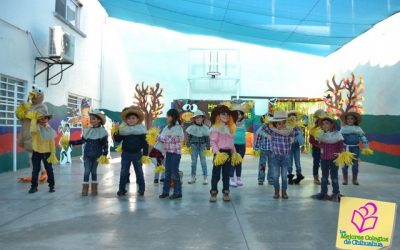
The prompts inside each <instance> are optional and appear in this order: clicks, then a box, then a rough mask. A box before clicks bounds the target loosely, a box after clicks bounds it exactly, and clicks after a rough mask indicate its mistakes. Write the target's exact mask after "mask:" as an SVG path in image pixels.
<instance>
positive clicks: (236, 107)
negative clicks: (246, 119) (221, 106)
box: [231, 103, 244, 114]
mask: <svg viewBox="0 0 400 250" xmlns="http://www.w3.org/2000/svg"><path fill="white" fill-rule="evenodd" d="M231 110H232V111H239V112H242V113H243V114H244V109H243V106H242V105H241V104H240V103H234V104H233V105H232V108H231Z"/></svg>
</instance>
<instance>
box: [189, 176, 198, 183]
mask: <svg viewBox="0 0 400 250" xmlns="http://www.w3.org/2000/svg"><path fill="white" fill-rule="evenodd" d="M194 183H196V176H194V175H192V177H191V178H190V180H189V181H188V184H194Z"/></svg>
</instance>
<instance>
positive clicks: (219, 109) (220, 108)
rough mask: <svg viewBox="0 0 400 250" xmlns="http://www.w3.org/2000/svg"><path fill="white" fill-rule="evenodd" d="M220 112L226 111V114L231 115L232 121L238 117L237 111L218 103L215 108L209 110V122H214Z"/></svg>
mask: <svg viewBox="0 0 400 250" xmlns="http://www.w3.org/2000/svg"><path fill="white" fill-rule="evenodd" d="M222 113H227V114H229V115H230V116H231V117H232V119H233V121H234V122H236V121H237V119H238V113H237V112H236V111H232V110H230V109H229V108H228V107H227V106H225V105H218V106H217V107H215V108H214V109H213V111H212V112H211V118H210V120H211V123H212V124H215V122H216V119H217V116H219V115H220V114H222Z"/></svg>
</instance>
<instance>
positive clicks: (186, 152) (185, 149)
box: [182, 146, 192, 155]
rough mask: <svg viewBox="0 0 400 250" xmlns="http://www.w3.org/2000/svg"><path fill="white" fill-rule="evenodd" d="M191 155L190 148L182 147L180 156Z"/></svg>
mask: <svg viewBox="0 0 400 250" xmlns="http://www.w3.org/2000/svg"><path fill="white" fill-rule="evenodd" d="M191 153H192V148H191V147H188V146H183V147H182V154H184V155H188V154H191Z"/></svg>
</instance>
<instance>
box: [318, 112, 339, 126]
mask: <svg viewBox="0 0 400 250" xmlns="http://www.w3.org/2000/svg"><path fill="white" fill-rule="evenodd" d="M323 121H330V122H331V123H332V124H333V127H334V128H335V129H336V120H335V118H333V117H332V116H329V115H325V116H323V117H320V118H319V122H320V123H319V124H321V125H322V122H323Z"/></svg>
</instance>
